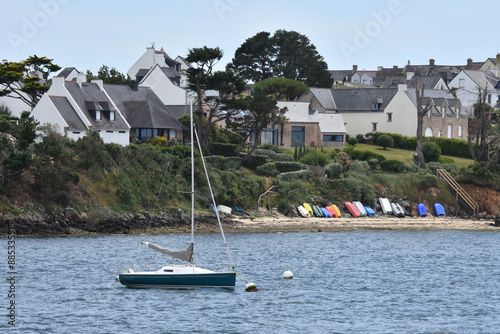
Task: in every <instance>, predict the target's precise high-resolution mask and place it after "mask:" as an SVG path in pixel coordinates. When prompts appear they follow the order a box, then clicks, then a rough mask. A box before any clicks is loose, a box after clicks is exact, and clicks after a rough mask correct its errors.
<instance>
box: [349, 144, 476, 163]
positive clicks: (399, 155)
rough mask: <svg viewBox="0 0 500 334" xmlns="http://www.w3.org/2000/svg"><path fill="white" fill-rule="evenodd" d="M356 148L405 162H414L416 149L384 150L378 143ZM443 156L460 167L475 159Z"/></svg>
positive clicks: (359, 145)
mask: <svg viewBox="0 0 500 334" xmlns="http://www.w3.org/2000/svg"><path fill="white" fill-rule="evenodd" d="M355 148H356V150H359V151H370V152H375V153H379V154H382V155H383V156H384V157H385V158H386V159H387V160H401V161H403V162H404V163H405V164H413V152H414V151H409V150H401V149H398V148H388V149H386V150H384V149H383V148H382V147H380V146H376V145H368V144H356V146H355ZM443 157H448V158H451V159H453V163H454V164H456V165H457V166H458V168H460V167H466V168H467V167H468V166H469V165H472V164H473V163H474V161H473V160H472V159H464V158H457V157H451V156H448V155H443Z"/></svg>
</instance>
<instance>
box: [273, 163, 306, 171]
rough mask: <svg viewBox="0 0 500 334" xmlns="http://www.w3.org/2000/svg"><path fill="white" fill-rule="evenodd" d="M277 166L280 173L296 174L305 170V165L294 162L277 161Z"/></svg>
mask: <svg viewBox="0 0 500 334" xmlns="http://www.w3.org/2000/svg"><path fill="white" fill-rule="evenodd" d="M275 165H276V169H277V170H278V171H279V172H280V173H288V172H296V171H298V170H301V169H304V164H302V163H300V162H294V161H276V162H275Z"/></svg>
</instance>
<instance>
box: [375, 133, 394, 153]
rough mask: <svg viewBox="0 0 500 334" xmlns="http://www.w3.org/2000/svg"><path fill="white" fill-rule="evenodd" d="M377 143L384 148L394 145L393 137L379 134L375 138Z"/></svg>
mask: <svg viewBox="0 0 500 334" xmlns="http://www.w3.org/2000/svg"><path fill="white" fill-rule="evenodd" d="M377 145H378V146H382V147H383V148H384V150H385V149H387V148H388V147H394V139H392V137H391V136H388V135H381V136H379V137H378V138H377Z"/></svg>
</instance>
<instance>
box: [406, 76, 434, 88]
mask: <svg viewBox="0 0 500 334" xmlns="http://www.w3.org/2000/svg"><path fill="white" fill-rule="evenodd" d="M440 79H441V76H439V75H432V76H413V77H412V78H411V79H410V81H409V82H408V88H415V86H416V84H417V80H418V84H419V87H422V85H424V86H425V87H427V88H429V89H431V88H434V86H436V84H437V83H438V81H439V80H440Z"/></svg>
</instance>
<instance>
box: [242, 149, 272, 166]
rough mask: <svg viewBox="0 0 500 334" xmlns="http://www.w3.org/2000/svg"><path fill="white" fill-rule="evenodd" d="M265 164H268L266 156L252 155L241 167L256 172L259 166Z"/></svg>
mask: <svg viewBox="0 0 500 334" xmlns="http://www.w3.org/2000/svg"><path fill="white" fill-rule="evenodd" d="M266 162H269V157H268V156H267V155H261V154H255V153H254V154H252V155H251V156H250V158H248V160H247V161H245V162H244V163H243V166H245V167H247V168H250V169H253V170H256V169H257V167H259V166H260V165H263V164H265V163H266Z"/></svg>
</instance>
